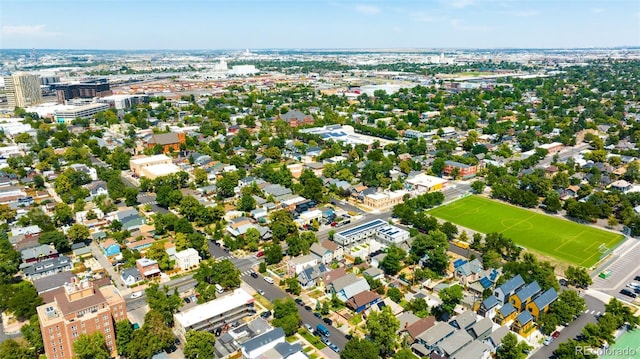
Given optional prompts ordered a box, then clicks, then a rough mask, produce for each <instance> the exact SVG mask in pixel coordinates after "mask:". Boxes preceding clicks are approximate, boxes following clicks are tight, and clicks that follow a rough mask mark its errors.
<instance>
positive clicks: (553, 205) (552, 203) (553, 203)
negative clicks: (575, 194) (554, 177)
mask: <svg viewBox="0 0 640 359" xmlns="http://www.w3.org/2000/svg"><path fill="white" fill-rule="evenodd" d="M542 204H544V205H545V208H546V209H547V211H549V212H553V213H556V212H558V211H559V210H561V209H562V203H560V195H559V194H558V192H556V191H553V190H552V191H549V192H547V196H546V197H545V198H544V200H543V201H542Z"/></svg>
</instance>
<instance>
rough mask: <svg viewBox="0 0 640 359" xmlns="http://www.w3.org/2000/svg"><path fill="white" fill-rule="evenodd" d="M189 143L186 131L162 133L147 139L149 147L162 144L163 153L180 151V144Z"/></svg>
mask: <svg viewBox="0 0 640 359" xmlns="http://www.w3.org/2000/svg"><path fill="white" fill-rule="evenodd" d="M186 143H187V137H186V135H185V134H184V133H175V132H170V133H160V134H156V135H153V136H151V138H150V139H149V140H147V146H146V147H147V148H154V147H155V146H156V145H160V146H162V153H167V152H171V151H174V152H178V151H180V145H181V144H186Z"/></svg>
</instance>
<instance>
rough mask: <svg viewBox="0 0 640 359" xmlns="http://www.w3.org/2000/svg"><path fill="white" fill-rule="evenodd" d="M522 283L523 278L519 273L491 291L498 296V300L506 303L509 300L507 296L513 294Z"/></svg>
mask: <svg viewBox="0 0 640 359" xmlns="http://www.w3.org/2000/svg"><path fill="white" fill-rule="evenodd" d="M523 285H524V279H522V277H521V276H520V274H518V275H516V276H515V277H513V278H511V279H509V280H508V281H506V282H504V283H503V284H502V285H501V286H499V287H498V288H496V290H494V291H493V295H494V296H495V297H496V298H498V301H499V302H500V303H501V304H502V303H506V302H507V301H508V300H509V297H510V296H512V295H513V294H515V292H516V291H517V290H518V289H520V288H521V287H522V286H523Z"/></svg>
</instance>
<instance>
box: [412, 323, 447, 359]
mask: <svg viewBox="0 0 640 359" xmlns="http://www.w3.org/2000/svg"><path fill="white" fill-rule="evenodd" d="M455 332H456V328H454V327H452V326H451V325H449V324H447V323H444V322H436V324H435V325H434V326H432V327H431V328H429V329H427V330H426V331H424V332H422V333H421V334H420V335H418V337H417V338H416V340H415V342H414V344H413V345H411V350H412V351H413V352H414V353H416V354H418V355H419V356H420V357H423V356H428V355H429V354H430V353H431V351H433V350H434V349H435V348H436V346H438V345H439V344H440V343H441V342H442V341H443V340H445V339H446V338H448V337H450V336H452V335H453V333H455Z"/></svg>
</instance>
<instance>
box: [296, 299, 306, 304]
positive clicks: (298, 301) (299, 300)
mask: <svg viewBox="0 0 640 359" xmlns="http://www.w3.org/2000/svg"><path fill="white" fill-rule="evenodd" d="M294 301H295V302H296V303H297V304H298V305H304V301H303V300H302V299H300V298H296V299H294Z"/></svg>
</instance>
